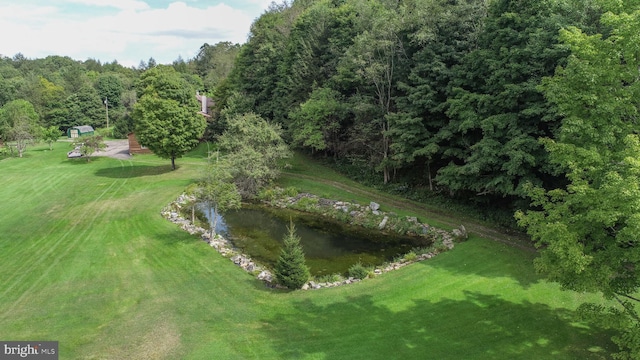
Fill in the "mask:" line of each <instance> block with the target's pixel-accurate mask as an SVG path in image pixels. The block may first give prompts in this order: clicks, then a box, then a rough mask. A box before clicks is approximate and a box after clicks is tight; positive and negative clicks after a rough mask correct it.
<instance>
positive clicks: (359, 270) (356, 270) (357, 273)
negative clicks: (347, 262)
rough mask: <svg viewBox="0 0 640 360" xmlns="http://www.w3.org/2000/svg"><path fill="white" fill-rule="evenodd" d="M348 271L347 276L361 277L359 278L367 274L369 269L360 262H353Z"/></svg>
mask: <svg viewBox="0 0 640 360" xmlns="http://www.w3.org/2000/svg"><path fill="white" fill-rule="evenodd" d="M348 273H349V277H352V278H356V279H361V280H362V279H365V278H366V277H367V276H369V270H367V268H366V267H364V266H363V265H362V263H360V262H358V263H356V264H353V265H352V266H351V267H350V268H349V272H348Z"/></svg>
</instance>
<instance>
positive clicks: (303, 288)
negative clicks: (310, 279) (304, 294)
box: [301, 284, 309, 290]
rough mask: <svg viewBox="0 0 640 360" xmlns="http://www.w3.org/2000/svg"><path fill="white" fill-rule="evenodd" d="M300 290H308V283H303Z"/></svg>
mask: <svg viewBox="0 0 640 360" xmlns="http://www.w3.org/2000/svg"><path fill="white" fill-rule="evenodd" d="M301 289H302V290H309V284H304V285H302V287H301Z"/></svg>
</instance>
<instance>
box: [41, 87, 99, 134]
mask: <svg viewBox="0 0 640 360" xmlns="http://www.w3.org/2000/svg"><path fill="white" fill-rule="evenodd" d="M64 107H65V109H66V116H65V118H64V123H57V124H53V125H56V126H58V127H61V128H69V127H71V126H78V125H91V126H93V127H94V128H99V127H103V126H105V125H106V123H107V117H106V111H105V107H104V105H103V103H102V100H101V99H100V96H99V95H98V93H97V92H96V90H95V89H94V88H93V87H89V86H87V87H83V88H82V89H81V90H80V92H78V93H74V94H71V95H70V96H69V97H68V98H67V99H66V100H65V102H64Z"/></svg>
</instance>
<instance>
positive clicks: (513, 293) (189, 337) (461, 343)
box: [0, 144, 611, 359]
mask: <svg viewBox="0 0 640 360" xmlns="http://www.w3.org/2000/svg"><path fill="white" fill-rule="evenodd" d="M61 145H62V144H56V149H55V150H54V151H47V150H46V147H45V146H42V147H37V148H31V149H29V151H28V152H27V154H26V157H25V158H23V159H13V158H11V159H5V160H2V161H0V198H1V199H2V202H0V214H1V215H0V279H2V284H3V286H2V287H1V288H0V309H2V312H1V313H0V339H2V340H58V341H59V342H60V359H125V358H132V359H133V358H135V359H253V358H255V359H257V358H260V359H300V358H309V359H311V358H313V359H389V358H407V359H425V358H432V359H547V358H554V359H575V358H580V359H604V358H607V353H606V350H607V349H608V348H610V347H611V344H610V343H609V342H608V340H606V339H607V338H608V336H607V335H606V334H603V333H602V332H600V331H599V330H598V329H591V328H589V327H587V326H585V325H584V324H580V323H578V322H576V320H575V318H574V315H575V314H574V310H575V308H576V306H577V305H578V304H579V303H580V302H581V301H583V300H585V299H588V298H589V296H588V295H583V294H576V293H572V292H562V291H560V289H559V288H558V287H557V286H555V285H553V284H548V283H545V282H543V281H541V280H540V279H539V278H538V277H537V276H536V275H535V274H534V272H533V269H532V266H531V261H532V258H533V256H534V253H533V252H531V251H529V250H523V249H521V248H519V247H514V246H511V245H507V244H505V243H502V242H498V241H493V240H487V239H483V238H480V237H478V236H475V237H473V238H472V239H470V240H469V241H467V242H465V243H462V244H459V245H458V246H457V247H456V248H455V249H454V250H453V251H450V252H447V253H445V254H442V255H440V256H438V257H437V258H435V259H433V260H430V261H426V262H422V263H419V264H414V265H411V266H408V267H406V268H403V269H401V270H398V271H395V272H392V273H388V274H385V275H383V276H380V277H378V278H375V279H370V280H367V281H364V282H361V283H358V284H356V285H353V286H346V287H341V288H335V289H325V290H322V291H307V292H303V291H297V292H281V291H273V290H269V289H266V288H264V287H263V285H262V283H261V282H259V281H258V280H256V279H254V278H253V277H252V276H250V275H249V274H247V273H246V272H244V271H242V270H241V269H239V268H238V267H236V266H235V265H234V264H233V263H232V262H230V261H229V260H228V259H226V258H223V257H222V256H220V255H219V254H218V253H217V252H215V251H214V250H212V249H211V248H210V247H209V246H208V245H207V244H205V243H204V242H202V241H200V240H198V239H197V238H196V237H195V236H190V235H188V234H187V233H185V232H183V231H181V230H179V229H178V228H177V227H176V226H175V225H173V224H171V223H169V222H168V221H166V220H164V219H163V218H162V217H161V216H160V214H159V213H160V209H161V208H162V207H163V206H164V205H166V204H167V203H169V202H170V201H171V200H173V199H174V198H175V197H176V196H177V195H178V194H179V193H180V192H181V191H182V190H183V189H184V187H185V186H186V185H187V184H189V183H190V182H191V179H193V178H194V177H195V176H196V175H197V174H198V171H199V169H200V168H201V166H202V164H203V161H202V153H197V154H194V155H192V156H189V157H185V158H183V159H179V160H178V161H177V164H178V166H179V168H178V170H176V171H171V170H170V165H169V163H168V161H166V160H161V159H157V158H156V157H154V156H150V155H141V156H136V157H134V158H133V159H131V160H127V161H121V160H115V159H109V158H96V159H95V160H92V161H91V162H90V163H87V162H86V161H82V160H79V161H70V160H67V159H66V158H65V152H66V151H67V150H68V149H67V148H66V147H64V146H61ZM309 166H310V165H309ZM314 169H315V170H313V171H307V170H305V169H304V168H301V167H300V166H299V165H296V164H294V165H293V168H292V169H290V170H289V171H290V173H289V175H287V176H285V177H284V178H283V183H284V185H285V186H298V187H300V188H301V189H302V190H310V191H314V192H316V193H318V194H319V195H322V196H324V195H328V196H329V197H332V198H345V199H349V200H351V199H355V200H358V201H362V202H365V203H368V201H378V202H380V203H381V204H383V205H384V206H388V208H387V209H385V210H390V211H396V212H398V213H400V214H403V213H402V212H403V211H404V212H406V215H413V216H415V215H418V216H421V218H422V219H423V220H428V219H427V215H428V214H427V213H418V214H416V211H415V210H416V208H410V209H409V210H407V208H403V207H402V206H397V205H398V204H399V203H397V202H395V203H389V204H387V202H386V201H383V200H385V199H383V200H380V199H381V198H382V195H380V197H378V196H375V197H372V196H370V195H368V194H371V193H370V192H368V191H364V189H360V188H359V187H357V185H356V184H350V183H348V182H346V181H344V182H343V179H341V178H339V177H336V178H334V177H333V176H337V174H333V173H331V172H329V171H323V170H321V169H320V168H315V167H314ZM315 171H317V173H315ZM296 174H297V175H296ZM310 177H319V178H320V179H321V181H318V182H316V185H313V184H314V182H313V181H311V180H310ZM331 181H333V182H336V183H341V186H340V187H337V186H334V185H331V183H330V182H331ZM358 189H360V190H358ZM341 195H344V197H343V196H341ZM432 220H433V221H436V222H437V221H441V222H442V225H443V226H446V225H447V224H446V223H445V221H449V220H450V219H449V220H447V218H446V217H445V218H443V219H442V220H438V219H432ZM455 220H456V222H461V221H462V220H461V219H455Z"/></svg>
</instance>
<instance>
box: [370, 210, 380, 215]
mask: <svg viewBox="0 0 640 360" xmlns="http://www.w3.org/2000/svg"><path fill="white" fill-rule="evenodd" d="M371 213H373V215H380V211H378V210H373V211H372V212H371Z"/></svg>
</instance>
